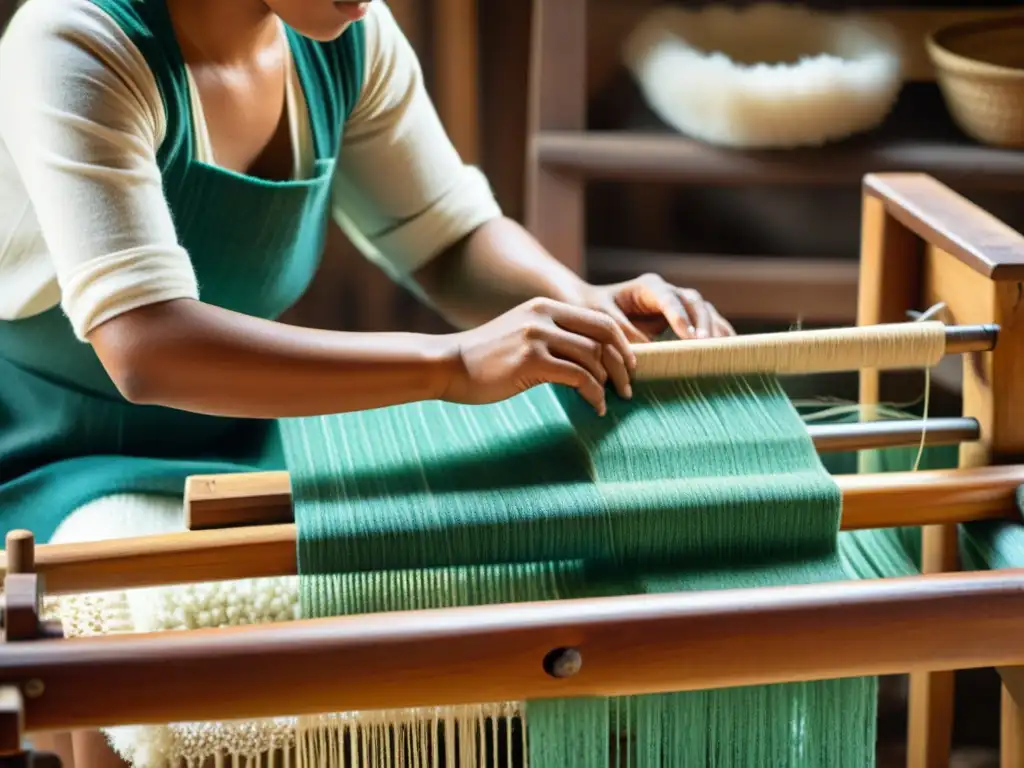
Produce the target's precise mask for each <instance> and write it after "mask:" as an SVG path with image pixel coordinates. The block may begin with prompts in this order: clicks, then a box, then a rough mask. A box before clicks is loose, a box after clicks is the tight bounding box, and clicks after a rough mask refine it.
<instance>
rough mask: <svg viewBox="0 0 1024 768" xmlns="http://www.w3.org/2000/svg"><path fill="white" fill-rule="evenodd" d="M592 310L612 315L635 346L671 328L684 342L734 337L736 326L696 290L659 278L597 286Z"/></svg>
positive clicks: (591, 295)
mask: <svg viewBox="0 0 1024 768" xmlns="http://www.w3.org/2000/svg"><path fill="white" fill-rule="evenodd" d="M586 304H587V307H588V308H589V309H596V310H598V311H601V312H604V313H606V314H608V315H610V316H611V317H612V318H614V319H615V321H616V322H617V323H618V324H619V325H620V326H622V330H623V331H625V333H626V337H627V338H628V339H629V340H630V341H631V342H634V343H643V342H646V341H650V340H651V339H653V338H654V337H655V336H657V335H658V334H660V333H663V332H664V331H665V329H666V328H671V329H672V330H673V331H674V332H675V334H676V335H677V336H678V337H679V338H680V339H706V338H712V337H716V336H733V335H735V333H736V332H735V331H734V330H733V328H732V326H731V325H729V323H728V322H727V321H726V320H725V318H723V317H722V316H721V315H720V314H718V310H716V309H715V307H714V305H712V304H711V302H709V301H706V300H705V299H704V298H703V297H702V296H701V295H700V294H699V293H698V292H697V291H695V290H693V289H692V288H677V287H675V286H674V285H670V284H669V283H667V282H665V281H664V280H663V279H662V278H660V277H658V276H657V275H643V276H642V277H638V278H636V279H635V280H629V281H627V282H625V283H617V284H616V285H595V286H593V287H592V290H591V291H589V292H588V297H587V301H586Z"/></svg>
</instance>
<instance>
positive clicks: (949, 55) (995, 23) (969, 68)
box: [925, 14, 1024, 79]
mask: <svg viewBox="0 0 1024 768" xmlns="http://www.w3.org/2000/svg"><path fill="white" fill-rule="evenodd" d="M1007 27H1013V28H1017V29H1019V30H1020V32H1021V33H1022V35H1024V15H1020V14H1017V15H1008V16H996V17H993V18H986V19H974V20H971V21H963V22H957V23H955V24H949V25H947V26H944V27H941V28H939V29H936V30H934V31H932V32H931V33H930V34H929V35H928V36H927V38H926V39H925V43H926V46H927V48H928V53H929V55H930V56H931V59H932V62H933V63H934V64H935V65H936V66H942V67H945V68H947V69H950V70H956V71H958V72H959V73H961V74H972V75H984V76H989V77H1004V78H1019V79H1024V68H1017V67H1007V66H1003V65H1001V64H992V63H990V62H987V61H981V60H979V59H972V58H971V57H969V56H964V55H963V54H960V53H956V52H955V51H953V50H951V49H950V48H948V47H947V44H948V43H949V42H951V41H952V40H955V39H956V37H957V36H959V35H963V34H977V33H979V32H982V33H983V32H987V31H990V30H991V31H993V32H995V31H999V32H1005V31H1006V29H1007ZM1021 44H1022V45H1024V39H1022V43H1021Z"/></svg>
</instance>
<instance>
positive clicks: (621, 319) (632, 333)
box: [605, 301, 664, 344]
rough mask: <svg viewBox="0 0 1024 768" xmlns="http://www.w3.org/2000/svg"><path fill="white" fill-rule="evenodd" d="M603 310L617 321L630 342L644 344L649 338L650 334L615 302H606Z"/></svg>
mask: <svg viewBox="0 0 1024 768" xmlns="http://www.w3.org/2000/svg"><path fill="white" fill-rule="evenodd" d="M605 311H606V312H608V314H609V315H610V316H611V318H612V320H614V321H615V322H616V323H618V326H619V328H621V329H622V332H623V333H624V334H625V335H626V339H627V340H629V342H630V343H632V344H646V343H648V342H649V341H650V340H651V336H650V335H649V334H647V333H645V332H644V331H643V330H642V329H641V328H640V327H639V326H637V325H636V324H635V323H634V322H633V321H632V320H630V319H629V318H628V317H626V313H625V312H623V311H622V309H621V308H620V307H619V305H618V304H616V303H615V302H613V301H612V302H608V307H607V309H606V310H605ZM662 328H664V326H662Z"/></svg>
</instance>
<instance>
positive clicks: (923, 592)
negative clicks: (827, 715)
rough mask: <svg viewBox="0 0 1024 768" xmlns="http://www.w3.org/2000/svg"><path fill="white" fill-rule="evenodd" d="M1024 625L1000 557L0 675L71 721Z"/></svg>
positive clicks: (532, 678)
mask: <svg viewBox="0 0 1024 768" xmlns="http://www.w3.org/2000/svg"><path fill="white" fill-rule="evenodd" d="M1022 630H1024V571H1022V570H1007V571H998V572H980V573H970V574H952V575H949V574H944V575H939V576H931V577H910V578H902V579H877V580H865V581H848V582H838V583H828V584H814V585H803V586H795V587H766V588H759V589H742V590H721V591H710V592H688V593H687V592H683V593H674V594H661V595H630V596H624V597H611V598H597V599H589V600H555V601H550V602H541V603H520V604H512V605H495V606H480V607H473V608H456V609H446V610H433V611H410V612H398V613H387V614H376V615H362V616H350V617H344V618H334V619H320V620H305V621H297V622H287V623H280V624H269V625H267V624H265V625H256V626H248V627H231V628H225V629H208V630H203V629H200V630H191V631H188V632H158V633H154V634H149V635H136V634H117V635H107V636H98V637H84V638H75V639H69V640H52V641H36V642H27V643H15V644H12V645H11V646H10V647H8V648H5V649H4V652H3V654H0V685H3V684H14V685H23V684H24V683H25V682H26V681H29V680H39V681H43V682H44V683H45V689H44V690H45V692H44V694H43V695H42V696H38V697H36V698H26V701H25V718H26V728H27V729H28V730H29V731H37V730H73V729H80V728H96V727H101V726H111V725H118V724H121V723H136V724H148V723H168V722H180V721H183V720H188V721H200V722H201V721H217V720H233V719H243V718H244V719H249V718H263V717H273V716H280V715H282V714H283V713H288V714H290V715H301V714H313V713H322V712H348V711H366V710H372V709H383V708H406V707H422V706H444V705H455V704H467V703H475V702H499V701H523V700H536V699H544V698H552V697H578V696H618V695H639V694H649V693H657V692H669V691H687V690H706V689H712V688H715V689H717V688H725V687H732V686H750V685H768V684H774V683H782V682H788V681H800V680H815V679H834V678H839V677H854V676H867V675H883V674H895V673H901V672H906V671H908V670H935V669H941V670H950V669H970V668H978V667H991V666H1015V665H1020V664H1024V632H1022ZM752 643H753V644H754V645H756V653H751V644H752ZM565 649H571V650H573V651H574V652H575V653H578V654H579V657H580V658H581V660H582V667H581V668H580V671H579V672H578V673H577V674H571V675H569V676H567V677H555V676H553V675H551V674H550V673H549V672H548V671H547V669H550V665H549V664H547V663H546V662H547V661H548V660H550V659H551V658H552V655H553V654H558V653H561V652H563V651H564V650H565ZM254 670H258V672H259V674H254ZM140 680H141V681H145V684H144V685H140V684H139V681H140ZM438 680H444V685H438ZM83 691H88V692H89V696H88V699H87V704H88V705H87V706H86V705H84V703H83V702H84V701H85V700H83V698H82V692H83Z"/></svg>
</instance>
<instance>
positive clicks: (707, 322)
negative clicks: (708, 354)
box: [677, 288, 713, 339]
mask: <svg viewBox="0 0 1024 768" xmlns="http://www.w3.org/2000/svg"><path fill="white" fill-rule="evenodd" d="M677 290H678V295H679V297H680V299H682V302H683V304H684V305H686V310H687V314H688V315H689V317H690V320H691V321H692V324H693V325H692V327H693V329H694V330H695V331H696V332H695V333H694V334H693V335H694V336H696V337H697V338H698V339H707V338H710V337H711V336H712V335H713V318H712V315H711V305H710V304H709V303H708V302H706V301H704V297H703V296H701V295H700V294H699V293H697V291H695V290H693V289H692V288H680V289H677Z"/></svg>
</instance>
